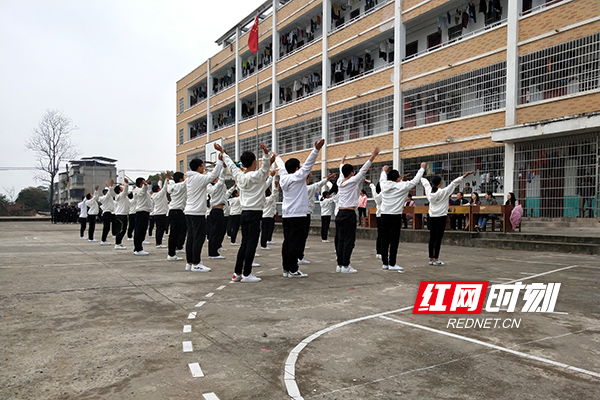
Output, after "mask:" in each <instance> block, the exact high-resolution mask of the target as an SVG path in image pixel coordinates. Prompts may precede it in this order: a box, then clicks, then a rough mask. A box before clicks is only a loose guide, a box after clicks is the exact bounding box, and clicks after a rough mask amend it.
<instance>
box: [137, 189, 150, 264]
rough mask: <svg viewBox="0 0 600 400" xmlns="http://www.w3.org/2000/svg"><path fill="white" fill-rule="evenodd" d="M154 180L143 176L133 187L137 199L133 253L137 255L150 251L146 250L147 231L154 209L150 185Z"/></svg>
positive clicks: (144, 254)
mask: <svg viewBox="0 0 600 400" xmlns="http://www.w3.org/2000/svg"><path fill="white" fill-rule="evenodd" d="M150 185H152V182H146V180H145V179H144V178H142V177H139V178H137V179H136V180H135V188H134V189H133V197H134V198H135V199H136V204H137V205H136V211H135V231H134V233H133V245H134V249H133V254H135V255H136V256H147V255H148V254H150V253H148V252H147V251H146V250H144V244H149V243H148V242H146V232H147V231H148V219H149V218H150V211H152V203H151V199H150V192H149V190H148V187H149V186H150Z"/></svg>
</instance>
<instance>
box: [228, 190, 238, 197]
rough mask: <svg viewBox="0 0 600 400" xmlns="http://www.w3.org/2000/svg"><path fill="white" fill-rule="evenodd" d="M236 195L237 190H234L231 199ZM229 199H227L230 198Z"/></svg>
mask: <svg viewBox="0 0 600 400" xmlns="http://www.w3.org/2000/svg"><path fill="white" fill-rule="evenodd" d="M236 194H237V190H234V191H233V192H231V197H235V195H236ZM231 197H229V198H231Z"/></svg>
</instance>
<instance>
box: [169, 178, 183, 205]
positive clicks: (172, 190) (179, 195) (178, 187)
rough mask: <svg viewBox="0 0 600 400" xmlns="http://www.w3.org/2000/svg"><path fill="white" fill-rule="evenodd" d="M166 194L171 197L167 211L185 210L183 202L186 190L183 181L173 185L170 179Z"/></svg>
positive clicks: (173, 182)
mask: <svg viewBox="0 0 600 400" xmlns="http://www.w3.org/2000/svg"><path fill="white" fill-rule="evenodd" d="M167 193H169V194H170V195H171V202H170V203H169V210H182V211H183V209H184V208H185V201H186V199H187V190H186V185H185V181H183V182H178V183H175V181H174V180H172V179H170V180H168V181H167Z"/></svg>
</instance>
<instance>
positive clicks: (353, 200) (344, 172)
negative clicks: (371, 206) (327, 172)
mask: <svg viewBox="0 0 600 400" xmlns="http://www.w3.org/2000/svg"><path fill="white" fill-rule="evenodd" d="M378 154H379V147H375V148H374V149H373V151H372V152H371V157H369V159H368V160H367V162H365V163H364V165H363V166H362V167H361V168H360V170H359V171H358V173H357V174H355V173H354V166H353V165H352V164H345V163H344V162H345V161H346V155H345V154H344V156H343V157H342V162H341V163H340V177H339V178H338V180H337V186H338V194H339V203H338V207H339V211H338V214H337V217H336V218H335V241H336V243H335V244H336V253H337V264H338V265H337V267H336V272H341V273H343V274H355V273H356V272H358V271H357V270H356V269H355V268H353V267H352V266H351V265H350V258H351V257H352V251H353V250H354V243H355V242H356V207H357V206H358V186H359V185H360V184H362V182H363V179H364V177H365V174H366V173H367V171H368V170H369V168H370V167H371V164H372V163H373V160H375V157H377V155H378Z"/></svg>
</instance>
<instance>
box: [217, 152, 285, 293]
mask: <svg viewBox="0 0 600 400" xmlns="http://www.w3.org/2000/svg"><path fill="white" fill-rule="evenodd" d="M217 146H218V148H217ZM215 148H217V150H219V151H223V149H222V148H221V146H219V145H217V144H215ZM260 148H261V149H262V150H263V153H264V154H263V158H262V165H261V166H260V168H258V161H257V160H256V156H255V155H254V153H252V152H250V151H245V152H243V153H242V155H241V157H240V161H241V162H242V165H243V167H244V168H245V171H244V172H242V170H241V169H239V168H238V167H237V165H235V163H234V162H233V160H232V159H231V158H230V157H229V156H228V155H227V154H226V153H223V160H224V161H225V164H226V165H227V168H228V169H229V172H231V174H232V175H233V179H234V180H235V183H236V185H237V188H238V190H239V191H240V204H241V205H242V214H241V217H240V224H241V226H242V244H241V245H240V249H239V250H238V253H237V259H236V262H235V268H234V272H233V277H232V280H233V281H235V282H240V281H241V282H242V283H255V282H260V278H257V277H256V276H255V275H254V274H253V273H252V264H253V262H254V256H255V254H256V247H257V246H258V239H259V236H260V220H261V218H262V212H263V209H264V207H265V190H266V189H267V176H268V175H269V169H270V167H271V163H272V162H273V161H274V159H275V157H276V154H275V153H274V154H273V160H271V158H269V149H268V148H267V146H265V144H264V143H261V144H260Z"/></svg>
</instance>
